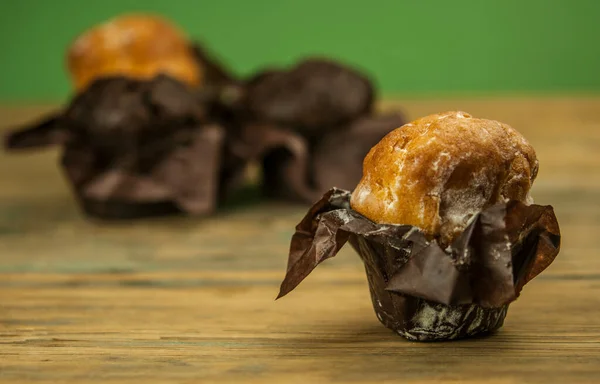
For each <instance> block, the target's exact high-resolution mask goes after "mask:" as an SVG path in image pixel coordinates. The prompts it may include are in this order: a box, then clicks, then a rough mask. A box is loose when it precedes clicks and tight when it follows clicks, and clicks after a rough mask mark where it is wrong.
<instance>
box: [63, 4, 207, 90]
mask: <svg viewBox="0 0 600 384" xmlns="http://www.w3.org/2000/svg"><path fill="white" fill-rule="evenodd" d="M67 67H68V70H69V72H70V75H71V78H72V81H73V83H74V86H75V89H76V91H81V90H82V89H84V88H86V87H87V86H88V85H89V84H90V83H91V82H93V81H94V80H95V79H96V78H98V77H105V76H117V75H121V76H127V77H132V78H137V79H150V78H153V77H154V76H156V75H158V74H166V75H169V76H171V77H173V78H175V79H177V80H179V81H181V82H183V83H185V84H188V85H190V86H197V85H198V84H200V81H201V79H202V70H201V68H200V66H199V64H198V61H197V59H196V57H195V54H194V52H193V48H192V46H191V45H190V43H189V41H188V39H187V37H186V36H185V34H184V33H183V32H182V31H181V30H179V29H178V28H177V27H176V26H174V25H173V24H172V23H170V22H169V21H167V20H165V19H164V18H161V17H158V16H154V15H146V14H129V15H122V16H119V17H116V18H114V19H111V20H108V21H107V22H105V23H103V24H100V25H97V26H94V27H92V28H91V29H89V30H87V31H86V32H84V33H83V34H82V35H80V36H79V37H78V38H77V39H76V40H75V41H74V42H73V43H72V44H71V46H70V47H69V48H68V51H67Z"/></svg>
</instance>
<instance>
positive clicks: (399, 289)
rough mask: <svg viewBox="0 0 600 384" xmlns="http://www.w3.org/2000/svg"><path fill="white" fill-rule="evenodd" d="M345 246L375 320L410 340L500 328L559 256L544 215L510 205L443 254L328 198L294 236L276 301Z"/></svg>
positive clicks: (413, 231) (548, 213) (400, 228)
mask: <svg viewBox="0 0 600 384" xmlns="http://www.w3.org/2000/svg"><path fill="white" fill-rule="evenodd" d="M346 242H350V244H351V245H352V247H353V248H354V249H355V250H356V251H357V252H358V254H359V255H360V257H361V259H362V260H363V262H364V264H365V270H366V273H367V278H368V281H369V287H370V292H371V297H372V301H373V307H374V309H375V312H376V314H377V317H378V318H379V320H380V321H381V322H382V323H383V324H384V325H385V326H386V327H388V328H390V329H392V330H393V331H395V332H397V333H398V334H400V335H402V336H404V337H406V338H407V339H410V340H418V341H436V340H452V339H459V338H465V337H471V336H476V335H481V334H485V333H489V332H492V331H494V330H496V329H498V328H499V327H501V326H502V324H503V321H504V318H505V316H506V313H507V309H508V306H509V304H510V303H511V302H512V301H514V300H516V299H517V297H518V296H519V294H520V292H521V289H522V288H523V286H524V285H525V284H526V283H527V282H529V281H530V280H531V279H533V278H534V277H535V276H537V275H538V274H539V273H540V272H542V271H543V270H544V269H545V268H547V267H548V266H549V265H550V264H551V263H552V261H553V260H554V258H555V257H556V256H557V254H558V252H559V249H560V230H559V227H558V222H557V220H556V217H555V215H554V211H553V209H552V207H551V206H540V205H529V206H527V205H524V204H522V203H520V202H516V201H510V202H508V203H505V204H498V205H495V206H492V207H489V208H487V209H485V210H483V211H481V212H480V213H479V214H478V215H476V216H474V217H473V218H472V219H471V221H470V223H469V225H468V226H467V228H466V229H465V230H464V231H463V233H462V234H461V235H460V236H459V237H458V238H457V239H456V240H455V242H454V243H453V244H452V245H451V246H450V247H448V248H447V249H442V248H440V246H439V245H438V244H437V242H436V241H435V240H430V239H428V238H427V237H426V236H425V235H424V234H423V232H421V230H420V229H419V228H417V227H413V226H408V225H383V224H376V223H374V222H372V221H371V220H369V219H367V218H365V217H364V216H362V215H360V214H359V213H357V212H355V211H353V210H352V209H351V208H350V192H348V191H344V190H340V189H335V188H334V189H332V190H330V191H329V192H327V193H326V194H325V195H324V196H323V198H322V199H321V200H319V201H318V202H317V203H316V204H315V205H314V206H313V207H312V208H311V209H310V211H309V212H308V214H307V215H306V216H305V217H304V219H303V220H302V221H301V222H300V224H298V226H297V227H296V233H295V234H294V236H293V237H292V242H291V247H290V255H289V260H288V269H287V274H286V276H285V278H284V280H283V282H282V284H281V289H280V293H279V296H278V298H279V297H282V296H284V295H286V294H288V293H289V292H291V291H292V290H293V289H294V288H295V287H296V286H297V285H298V284H300V282H301V281H302V280H303V279H304V278H306V277H307V276H308V275H309V274H310V272H311V271H312V270H313V269H314V268H316V266H317V265H319V264H320V263H321V262H323V261H324V260H326V259H328V258H331V257H333V256H335V255H336V254H337V252H338V251H339V250H340V249H341V247H342V246H343V245H344V244H345V243H346Z"/></svg>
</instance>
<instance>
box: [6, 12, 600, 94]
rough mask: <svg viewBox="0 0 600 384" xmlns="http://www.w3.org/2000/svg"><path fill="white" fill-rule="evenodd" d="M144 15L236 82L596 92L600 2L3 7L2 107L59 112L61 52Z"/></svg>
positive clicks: (394, 90)
mask: <svg viewBox="0 0 600 384" xmlns="http://www.w3.org/2000/svg"><path fill="white" fill-rule="evenodd" d="M140 10H142V11H152V12H157V13H161V14H163V15H165V16H167V17H169V18H171V19H172V20H174V21H175V22H177V23H178V24H179V25H180V26H181V27H182V28H183V29H184V30H186V31H187V32H188V33H189V34H190V35H191V36H193V37H197V38H200V39H201V40H202V41H204V42H205V43H206V44H208V45H209V47H210V48H211V50H212V51H213V52H215V53H217V54H218V55H219V56H220V57H221V58H222V59H223V60H225V61H226V62H227V63H228V64H229V65H230V66H231V67H232V69H233V70H234V71H235V72H237V73H239V74H248V73H250V72H251V71H253V70H256V69H258V68H260V67H262V66H266V65H271V64H289V63H292V62H293V61H295V60H297V59H298V58H300V57H301V56H303V55H309V54H319V55H323V54H325V55H328V56H331V57H334V58H337V59H340V60H343V61H345V62H347V63H349V64H352V65H355V66H358V67H360V68H363V69H364V70H366V71H368V72H369V73H370V74H371V75H372V77H373V79H374V80H375V81H376V83H377V85H378V86H379V87H380V88H381V90H382V92H383V93H384V94H387V95H394V94H397V95H430V94H436V95H437V94H447V93H457V92H458V93H463V94H464V93H477V94H480V93H485V94H490V93H491V94H496V93H507V92H508V93H522V92H533V93H548V92H550V93H555V92H560V93H564V92H569V93H579V92H586V93H587V92H596V91H598V90H600V42H599V38H600V1H597V0H557V1H553V0H546V1H543V0H522V1H519V0H504V1H494V0H453V1H444V0H429V1H428V0H412V1H405V0H395V1H394V0H388V1H384V0H372V1H358V0H347V1H337V0H331V1H327V0H303V1H290V0H255V1H252V0H248V1H244V0H210V1H209V0H199V1H193V0H154V1H152V0H146V1H127V0H103V1H100V0H96V1H85V0H54V1H52V0H0V101H4V102H6V101H12V102H27V101H29V102H38V101H39V102H43V101H59V100H63V99H64V98H65V97H67V96H68V95H69V82H68V78H67V76H66V73H65V69H64V61H63V60H64V51H65V48H66V46H67V45H68V44H69V43H70V42H71V41H72V40H73V38H74V37H75V36H77V34H78V33H80V32H82V31H83V30H85V29H86V28H88V27H90V26H91V25H93V24H95V23H98V22H101V21H103V20H105V19H107V18H109V17H111V16H114V15H117V14H119V13H122V12H128V11H140Z"/></svg>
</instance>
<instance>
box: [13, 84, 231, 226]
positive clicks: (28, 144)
mask: <svg viewBox="0 0 600 384" xmlns="http://www.w3.org/2000/svg"><path fill="white" fill-rule="evenodd" d="M205 120H206V119H205V111H204V110H203V108H202V106H201V104H199V103H198V102H197V100H196V99H195V95H194V94H193V93H192V92H191V91H190V90H189V89H187V87H186V86H184V85H183V84H181V83H179V82H177V81H176V80H174V79H171V78H169V77H167V76H158V77H156V78H154V79H153V80H150V81H142V80H134V79H128V78H125V77H111V78H103V79H99V80H97V81H95V82H94V83H93V84H92V85H90V87H88V88H87V89H86V90H85V91H84V92H83V93H80V94H78V95H77V96H76V97H75V98H74V99H73V101H72V102H71V103H70V105H69V106H68V108H67V109H66V110H65V111H64V112H62V113H56V114H54V115H52V116H50V117H49V118H47V119H45V120H42V121H41V122H38V123H36V124H33V125H32V126H29V127H24V128H22V129H19V130H17V131H15V132H11V133H9V134H8V136H7V137H6V138H5V147H6V148H7V149H9V150H13V151H16V150H24V149H29V148H36V147H44V146H50V145H62V146H63V148H64V149H63V155H62V160H61V165H62V167H63V169H64V172H65V175H66V177H67V179H68V180H69V182H70V183H71V185H72V189H73V191H74V192H75V195H76V196H77V200H78V201H79V202H80V204H81V206H82V208H83V210H84V211H85V212H86V213H87V214H88V215H90V216H95V217H99V218H104V219H130V218H138V217H147V216H157V215H164V214H172V213H181V212H182V213H188V214H194V215H199V214H207V213H210V212H212V211H213V210H214V209H215V206H216V202H217V188H218V184H219V169H220V165H221V164H220V163H221V155H222V153H221V148H222V143H223V140H224V139H225V132H224V129H223V128H222V127H220V126H218V125H215V124H212V125H207V124H206V123H205Z"/></svg>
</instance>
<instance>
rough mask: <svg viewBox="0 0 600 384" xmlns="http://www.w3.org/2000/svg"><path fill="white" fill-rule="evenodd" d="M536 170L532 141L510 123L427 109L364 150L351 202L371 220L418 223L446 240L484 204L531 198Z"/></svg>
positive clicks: (417, 224) (446, 242)
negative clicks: (421, 114) (530, 142)
mask: <svg viewBox="0 0 600 384" xmlns="http://www.w3.org/2000/svg"><path fill="white" fill-rule="evenodd" d="M537 171H538V161H537V158H536V155H535V151H534V150H533V147H532V146H531V145H530V144H529V143H528V142H527V141H526V140H525V138H524V137H523V136H522V135H521V134H520V133H519V132H517V131H516V130H514V129H513V128H511V127H510V126H508V125H506V124H503V123H500V122H498V121H494V120H487V119H478V118H474V117H472V116H471V115H469V114H468V113H465V112H445V113H440V114H434V115H430V116H426V117H423V118H421V119H418V120H416V121H413V122H412V123H408V124H406V125H404V126H402V127H400V128H397V129H395V130H394V131H392V132H390V133H389V134H388V135H387V136H385V137H384V138H383V139H382V140H381V141H380V142H379V143H378V144H377V145H375V146H374V147H373V148H372V149H371V151H370V152H369V153H368V154H367V156H366V157H365V160H364V162H363V177H362V179H361V181H360V182H359V184H358V186H357V187H356V189H355V190H354V192H353V194H352V198H351V206H352V208H353V209H354V210H356V211H358V212H359V213H361V214H363V215H364V216H366V217H367V218H369V219H371V220H373V221H375V222H377V223H387V224H408V225H414V226H418V227H420V228H421V229H423V230H424V232H425V233H426V234H428V235H430V236H431V237H435V238H438V239H439V241H440V242H441V243H442V244H443V245H448V244H450V242H451V241H452V240H453V239H454V238H455V237H456V235H457V234H459V233H460V232H461V231H462V230H463V229H464V228H465V227H466V226H467V223H468V220H469V219H470V218H471V217H472V216H473V215H474V214H476V213H477V212H479V211H480V210H482V209H483V208H486V207H488V206H490V205H493V204H495V203H500V202H506V201H508V200H519V201H522V202H526V203H531V198H530V196H529V190H530V188H531V185H532V183H533V181H534V180H535V177H536V176H537Z"/></svg>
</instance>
